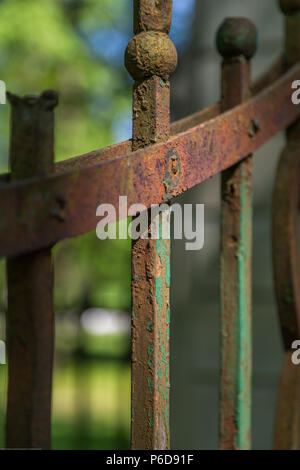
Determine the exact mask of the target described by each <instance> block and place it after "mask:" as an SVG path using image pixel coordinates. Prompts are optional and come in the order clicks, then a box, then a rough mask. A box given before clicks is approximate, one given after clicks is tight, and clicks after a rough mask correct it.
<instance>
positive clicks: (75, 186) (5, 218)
mask: <svg viewBox="0 0 300 470" xmlns="http://www.w3.org/2000/svg"><path fill="white" fill-rule="evenodd" d="M299 73H300V65H296V66H294V67H292V68H291V69H290V70H289V71H288V72H287V73H286V74H285V75H284V76H282V77H281V78H280V79H279V80H278V81H276V82H275V83H274V84H272V85H271V86H270V87H268V88H267V89H265V90H264V91H263V92H261V93H259V94H258V95H257V96H255V97H254V98H252V99H251V100H248V101H247V102H245V103H243V104H242V105H240V106H237V107H236V108H234V109H232V110H229V111H228V112H226V113H224V114H222V115H220V116H217V117H216V118H214V119H211V120H209V121H207V122H205V123H202V124H200V125H198V126H196V127H194V128H192V129H190V130H188V131H186V132H183V133H181V134H179V135H176V136H174V137H172V138H170V139H169V140H168V142H162V143H158V144H156V145H153V146H151V147H147V148H145V149H140V150H137V151H135V152H133V153H132V154H130V155H124V156H119V157H117V158H114V159H113V160H111V161H108V162H106V161H105V162H103V163H98V164H96V165H92V166H91V167H89V168H84V169H79V170H71V171H69V172H66V173H63V174H55V175H51V176H48V177H43V178H38V179H35V180H31V181H30V180H28V181H23V182H20V183H14V184H12V183H9V184H5V183H3V184H2V185H1V187H0V193H1V198H0V255H2V256H11V255H15V254H19V253H22V252H27V251H30V250H36V249H40V248H43V247H45V246H47V245H51V244H53V243H55V242H57V241H59V240H61V239H63V238H66V237H72V236H76V235H80V234H82V233H85V232H88V231H91V230H95V227H96V225H97V222H98V219H97V217H96V208H97V207H98V205H99V204H101V203H111V204H113V205H114V206H115V207H118V198H119V195H120V194H121V195H122V194H127V195H128V204H133V203H136V202H138V203H143V204H145V205H146V207H150V205H151V204H158V203H160V202H162V201H163V200H164V198H165V194H166V186H165V184H164V175H165V172H166V164H167V160H166V159H167V155H168V152H169V151H170V150H171V149H173V150H174V151H175V152H177V154H178V155H179V157H180V161H181V168H182V172H181V177H180V180H179V181H178V184H177V186H176V188H174V190H173V194H172V195H170V197H171V196H176V195H178V194H180V193H182V192H183V191H186V190H188V189H190V188H192V187H194V186H195V185H197V184H198V183H201V182H202V181H204V180H206V179H208V178H210V177H211V176H213V175H215V174H217V173H219V172H221V171H223V170H225V169H226V168H228V167H230V166H231V165H234V164H235V163H237V162H238V161H240V160H242V159H243V158H245V157H246V156H247V155H248V154H250V153H252V152H253V151H255V150H256V149H257V148H259V147H260V146H261V145H262V144H264V143H265V142H266V141H267V140H269V139H270V138H271V137H272V136H274V135H275V134H276V133H278V132H279V131H281V130H282V129H284V128H285V127H287V126H288V125H290V124H291V123H292V122H294V121H295V120H296V119H297V118H298V117H299V115H300V107H299V106H295V105H293V104H292V102H291V83H292V82H293V81H294V80H297V79H298V78H299ZM254 119H257V120H258V121H259V123H260V129H259V132H257V133H256V134H255V135H254V136H252V135H250V134H251V132H250V131H251V129H252V121H253V120H254ZM59 196H63V197H64V199H65V201H66V205H65V207H64V216H65V218H64V222H63V223H62V221H61V220H59V219H58V218H56V217H53V215H52V213H53V208H54V209H55V208H56V207H57V206H59V203H58V202H57V197H59ZM32 207H35V210H34V211H32ZM58 209H60V208H59V207H58Z"/></svg>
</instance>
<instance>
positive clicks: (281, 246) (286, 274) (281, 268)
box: [272, 0, 300, 450]
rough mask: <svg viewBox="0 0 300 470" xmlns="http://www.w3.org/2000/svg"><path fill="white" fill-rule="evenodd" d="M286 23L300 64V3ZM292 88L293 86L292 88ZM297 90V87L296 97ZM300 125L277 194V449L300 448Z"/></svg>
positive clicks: (289, 57)
mask: <svg viewBox="0 0 300 470" xmlns="http://www.w3.org/2000/svg"><path fill="white" fill-rule="evenodd" d="M279 3H280V7H281V10H282V12H283V13H284V14H285V15H286V18H285V32H286V38H285V60H286V65H287V66H288V67H290V66H292V65H294V64H295V63H297V62H298V61H299V60H300V1H299V0H280V2H279ZM291 85H292V84H291ZM292 93H293V89H292V87H291V97H292ZM299 184H300V121H299V120H298V121H297V122H295V123H294V124H293V125H292V126H291V127H290V128H289V129H288V130H287V144H286V146H285V149H284V150H283V152H282V155H281V157H280V161H279V165H278V170H277V176H276V182H275V187H274V194H273V227H272V238H273V264H274V277H275V290H276V297H277V304H278V312H279V317H280V322H281V329H282V337H283V343H284V348H285V354H284V361H283V366H282V373H281V380H280V385H279V391H278V398H277V409H276V419H275V430H274V442H273V447H274V449H276V450H290V449H299V448H300V369H299V365H294V364H293V363H292V353H293V349H292V343H293V341H294V340H299V339H300V292H299V283H300V275H299V265H298V263H299V249H298V243H299V239H298V227H299V224H298V220H299V207H300V197H299V194H300V191H299Z"/></svg>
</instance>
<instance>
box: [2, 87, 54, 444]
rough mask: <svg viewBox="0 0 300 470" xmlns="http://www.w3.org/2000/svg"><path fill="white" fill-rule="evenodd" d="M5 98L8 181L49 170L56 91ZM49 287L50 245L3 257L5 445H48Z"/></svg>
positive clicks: (51, 327)
mask: <svg viewBox="0 0 300 470" xmlns="http://www.w3.org/2000/svg"><path fill="white" fill-rule="evenodd" d="M9 100H10V103H11V107H12V115H11V140H10V164H11V178H12V180H13V181H15V180H19V179H25V178H30V177H34V176H40V175H43V174H45V173H49V172H51V171H52V170H53V164H54V111H53V110H54V107H55V106H56V104H57V95H56V94H55V93H54V92H53V91H51V90H49V91H46V92H44V93H43V94H42V95H41V96H40V97H34V96H33V97H31V96H27V97H24V98H19V97H17V96H14V95H9ZM32 210H33V211H34V207H32ZM20 217H23V215H22V213H20ZM24 224H26V220H24ZM20 236H22V234H21V233H20ZM52 287H53V272H52V263H51V248H49V249H45V250H42V251H39V252H35V253H32V254H26V255H23V256H18V257H16V258H10V259H8V260H7V289H8V312H7V340H8V398H7V424H6V445H7V447H8V448H43V449H47V448H49V447H50V443H51V437H50V436H51V431H50V415H51V393H52V363H53V347H54V315H53V305H52Z"/></svg>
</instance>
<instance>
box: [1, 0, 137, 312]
mask: <svg viewBox="0 0 300 470" xmlns="http://www.w3.org/2000/svg"><path fill="white" fill-rule="evenodd" d="M131 3H132V2H131V1H130V0H125V1H124V0H123V1H121V2H112V1H111V0H101V1H99V0H65V1H62V0H51V1H49V0H2V1H0V47H1V54H0V70H1V71H2V73H1V77H0V78H1V79H2V80H4V81H5V83H6V85H7V88H8V89H9V90H10V91H12V92H14V93H17V94H20V95H23V94H32V93H35V94H37V93H40V92H41V91H42V90H44V89H47V88H53V89H55V90H57V91H58V93H59V97H60V103H59V106H58V108H57V110H56V160H62V159H65V158H69V157H71V156H74V155H79V154H82V153H86V152H89V151H90V150H95V149H97V148H101V147H104V146H106V145H110V144H112V143H114V142H115V141H117V140H122V139H123V138H126V137H127V136H128V135H129V133H130V124H129V123H130V114H131V79H130V78H129V76H128V74H127V72H126V70H125V68H124V66H123V59H122V56H123V53H124V49H125V47H126V43H127V42H128V40H129V38H130V35H131V21H132V20H131V10H132V9H131ZM8 122H9V106H1V107H0V136H1V137H0V150H1V153H0V154H1V160H0V163H1V169H2V170H6V168H7V160H8V159H7V154H8V148H7V146H8ZM124 126H125V130H124V131H123V127H124ZM95 209H96V208H95ZM129 253H130V244H129V242H127V241H125V242H124V241H122V242H121V241H117V240H115V241H114V240H108V241H104V242H100V241H99V240H97V238H96V236H95V235H94V234H93V233H92V234H88V235H85V236H84V237H80V238H79V239H76V240H72V241H70V242H64V243H61V244H59V245H58V247H57V248H56V259H55V264H56V284H55V286H56V289H55V299H56V308H57V309H59V310H61V309H65V308H71V307H74V306H76V305H77V307H79V308H80V306H81V304H82V302H83V299H85V300H87V301H88V303H89V304H93V305H98V306H103V307H113V308H123V309H129V307H130V288H129V277H130V259H129ZM1 278H3V275H2V276H1ZM86 297H88V299H86Z"/></svg>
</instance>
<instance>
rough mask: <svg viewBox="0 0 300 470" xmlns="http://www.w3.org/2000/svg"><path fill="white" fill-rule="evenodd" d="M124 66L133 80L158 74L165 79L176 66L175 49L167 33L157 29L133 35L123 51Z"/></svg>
mask: <svg viewBox="0 0 300 470" xmlns="http://www.w3.org/2000/svg"><path fill="white" fill-rule="evenodd" d="M125 66H126V68H127V70H128V72H129V73H130V75H131V76H132V77H133V78H134V79H135V80H140V79H142V78H147V77H152V76H153V75H158V76H159V77H161V78H163V79H165V80H167V79H168V78H169V77H170V75H171V74H172V73H173V72H174V70H175V69H176V66H177V51H176V48H175V46H174V44H173V43H172V41H171V40H170V39H169V37H168V35H167V34H165V33H162V32H158V31H148V32H142V33H140V34H137V35H136V36H134V37H133V38H132V39H131V40H130V42H129V44H128V46H127V49H126V52H125Z"/></svg>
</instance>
